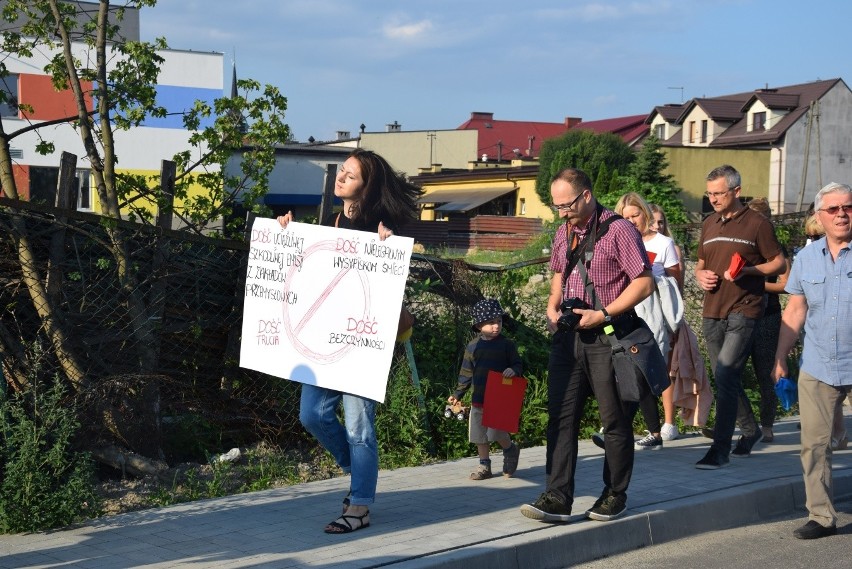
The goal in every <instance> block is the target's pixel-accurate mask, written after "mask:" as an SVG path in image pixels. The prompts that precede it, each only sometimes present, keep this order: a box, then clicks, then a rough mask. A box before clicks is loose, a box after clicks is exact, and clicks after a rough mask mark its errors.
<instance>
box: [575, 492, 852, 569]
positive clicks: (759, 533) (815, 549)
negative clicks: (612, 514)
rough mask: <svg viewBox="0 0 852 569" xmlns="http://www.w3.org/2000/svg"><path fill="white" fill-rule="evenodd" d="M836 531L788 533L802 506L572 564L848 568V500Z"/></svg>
mask: <svg viewBox="0 0 852 569" xmlns="http://www.w3.org/2000/svg"><path fill="white" fill-rule="evenodd" d="M836 506H837V510H838V514H839V517H840V520H839V522H838V524H837V528H838V529H837V535H835V536H831V537H827V538H822V539H815V540H810V541H805V540H800V539H796V538H794V537H793V530H794V529H796V528H798V527H799V526H801V525H802V524H804V523H805V522H807V516H806V514H805V512H804V511H802V512H801V513H799V514H794V515H790V516H784V517H781V518H775V519H772V520H769V521H767V522H765V523H762V524H757V525H751V526H745V527H739V528H733V529H728V530H723V531H716V532H710V533H705V534H701V535H697V536H693V537H689V538H685V539H679V540H677V541H672V542H669V543H663V544H660V545H654V546H652V547H645V548H642V549H637V550H634V551H631V552H629V553H623V554H621V555H614V556H612V557H606V558H603V559H599V560H597V561H594V562H592V563H585V564H581V565H574V566H573V567H577V568H580V569H625V568H630V569H644V568H648V569H650V568H653V569H685V568H689V567H697V568H700V569H732V568H737V567H747V568H750V569H753V568H755V567H767V568H770V569H772V568H776V567H783V568H785V569H797V568H802V569H814V568H815V567H818V568H819V569H841V568H842V569H848V568H849V567H852V549H851V548H850V546H852V501H846V502H841V503H838V504H837V505H836Z"/></svg>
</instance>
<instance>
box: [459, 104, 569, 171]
mask: <svg viewBox="0 0 852 569" xmlns="http://www.w3.org/2000/svg"><path fill="white" fill-rule="evenodd" d="M572 121H579V119H570V118H566V119H565V121H564V122H561V123H556V122H537V121H503V120H494V113H481V112H473V113H470V119H469V120H468V121H466V122H464V123H462V124H461V125H459V126H458V128H457V130H476V131H477V132H478V133H479V143H478V145H477V146H478V151H477V156H476V158H477V159H478V158H479V157H480V156H481V155H483V154H487V155H488V157H489V158H491V159H495V158H498V155H499V154H501V153H502V158H503V159H504V160H505V159H509V158H514V157H515V156H516V154H515V149H517V150H518V153H520V154H521V155H523V156H530V157H536V156H538V154H539V152H540V151H541V143H542V142H543V141H545V140H547V139H548V138H555V137H557V136H560V135H562V134H564V133H565V132H566V131H567V130H568V127H569V125H570V124H572Z"/></svg>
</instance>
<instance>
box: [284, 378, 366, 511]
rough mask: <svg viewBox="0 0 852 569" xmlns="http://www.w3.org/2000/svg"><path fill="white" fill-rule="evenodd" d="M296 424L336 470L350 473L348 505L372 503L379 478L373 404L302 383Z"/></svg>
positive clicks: (361, 398)
mask: <svg viewBox="0 0 852 569" xmlns="http://www.w3.org/2000/svg"><path fill="white" fill-rule="evenodd" d="M341 401H342V402H343V418H344V423H345V427H344V425H342V424H341V423H340V420H339V419H338V418H337V407H338V405H339V404H340V403H341ZM299 421H301V422H302V425H304V427H305V429H307V431H308V432H309V433H310V434H312V435H313V436H314V437H316V439H317V441H319V443H320V444H321V445H322V446H323V447H324V448H325V449H326V450H327V451H328V452H330V453H331V455H332V456H333V457H334V460H335V461H337V464H338V465H339V466H340V468H342V469H343V471H344V472H347V473H351V475H352V479H351V481H350V490H351V491H352V496H351V497H350V503H351V504H352V505H353V506H366V505H369V504H372V503H373V501H374V500H375V498H376V482H377V481H378V478H379V445H378V443H377V442H376V402H375V401H373V400H371V399H365V398H364V397H358V396H357V395H350V394H348V393H341V392H339V391H334V390H331V389H326V388H324V387H317V386H316V385H308V384H302V401H301V405H300V407H299Z"/></svg>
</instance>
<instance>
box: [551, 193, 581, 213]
mask: <svg viewBox="0 0 852 569" xmlns="http://www.w3.org/2000/svg"><path fill="white" fill-rule="evenodd" d="M585 193H586V190H583V191H582V192H580V193H579V194H577V197H576V198H574V199H573V200H571V202H570V203H563V204H559V205H556V204H553V205H552V206H550V209H552V210H553V211H570V210H572V209H574V204H575V203H577V201H578V200H579V199H580V198H582V197H583V194H585Z"/></svg>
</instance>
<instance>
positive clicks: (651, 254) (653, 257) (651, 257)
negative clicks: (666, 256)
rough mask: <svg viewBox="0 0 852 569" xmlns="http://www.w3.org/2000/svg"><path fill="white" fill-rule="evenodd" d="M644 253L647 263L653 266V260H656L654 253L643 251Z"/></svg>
mask: <svg viewBox="0 0 852 569" xmlns="http://www.w3.org/2000/svg"><path fill="white" fill-rule="evenodd" d="M645 252H646V253H648V262H649V263H651V264H652V265H653V264H654V259H656V258H657V254H656V253H654V252H653V251H645Z"/></svg>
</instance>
